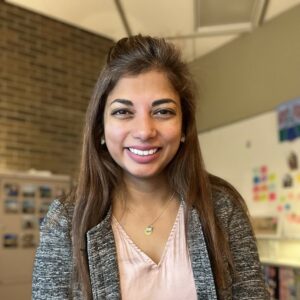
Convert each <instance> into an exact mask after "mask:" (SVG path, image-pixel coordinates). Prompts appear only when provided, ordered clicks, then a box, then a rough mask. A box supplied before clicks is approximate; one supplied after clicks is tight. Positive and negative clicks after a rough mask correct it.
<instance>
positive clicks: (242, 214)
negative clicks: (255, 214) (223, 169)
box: [212, 185, 249, 228]
mask: <svg viewBox="0 0 300 300" xmlns="http://www.w3.org/2000/svg"><path fill="white" fill-rule="evenodd" d="M212 198H213V202H214V208H215V212H216V216H217V217H218V219H219V221H220V222H221V224H222V226H223V227H225V228H228V227H229V225H230V223H232V222H233V221H235V223H240V224H243V223H249V215H248V209H247V206H246V203H245V201H244V199H243V198H242V196H241V195H240V194H239V193H238V192H237V191H236V190H235V189H234V188H233V187H232V186H231V185H226V186H223V185H222V186H217V187H216V186H214V187H213V188H212ZM237 225H238V224H237Z"/></svg>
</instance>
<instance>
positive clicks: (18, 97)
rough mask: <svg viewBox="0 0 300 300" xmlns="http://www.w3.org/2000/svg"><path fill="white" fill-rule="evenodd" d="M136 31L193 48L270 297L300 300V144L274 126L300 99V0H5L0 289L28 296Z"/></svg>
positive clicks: (207, 122)
mask: <svg viewBox="0 0 300 300" xmlns="http://www.w3.org/2000/svg"><path fill="white" fill-rule="evenodd" d="M138 33H142V34H149V35H153V36H159V37H164V38H166V39H167V40H169V41H171V42H173V43H175V44H176V45H177V46H178V47H179V48H180V49H181V50H182V54H183V57H184V59H185V60H186V61H187V62H188V64H189V67H190V70H191V72H192V73H193V75H194V77H195V81H196V83H197V85H198V89H199V99H198V108H197V125H198V132H199V140H200V143H201V146H202V150H203V154H204V158H205V162H206V165H207V168H208V170H209V171H211V172H213V173H216V174H217V175H220V176H221V177H224V178H226V179H228V180H229V181H230V182H232V183H233V184H234V185H235V186H236V187H237V188H238V189H239V190H240V192H241V193H242V195H243V196H244V197H245V200H246V202H247V204H248V206H249V210H250V214H251V216H252V217H253V224H255V226H257V228H255V229H256V232H257V237H258V244H259V251H260V255H261V259H262V261H263V262H264V272H265V276H266V280H267V281H268V282H269V285H270V290H271V292H272V294H273V296H272V297H273V299H284V300H286V299H300V271H299V268H300V254H299V253H300V200H299V199H300V173H298V165H297V168H292V167H290V165H288V164H287V160H288V158H290V155H291V153H293V154H294V159H296V161H297V159H298V153H299V152H300V145H299V143H298V140H297V137H298V136H297V134H295V136H293V137H292V138H290V139H289V141H288V142H284V141H281V140H280V139H278V124H277V115H278V107H279V106H280V105H283V104H286V103H292V104H291V105H294V106H295V99H296V100H297V99H298V98H299V97H300V55H299V53H300V0H184V1H182V0H164V1H161V0H160V1H158V0H152V1H147V0H142V1H141V0H86V1H84V2H83V1H79V0H64V1H60V0H52V1H44V0H15V1H10V0H7V1H3V0H0V238H1V244H0V298H1V299H30V298H31V292H30V288H31V271H32V263H33V257H34V252H35V247H36V245H37V244H38V236H39V224H40V222H41V221H42V219H43V217H44V215H45V214H46V212H47V208H48V206H49V204H50V203H51V201H52V200H53V199H54V198H56V197H58V196H60V195H61V194H63V193H67V192H68V191H69V190H70V188H71V186H72V184H73V183H74V182H75V181H76V176H77V172H78V167H79V161H80V150H81V138H82V129H83V123H84V115H85V111H86V107H87V104H88V102H89V98H90V96H91V93H92V91H93V87H94V84H95V81H96V79H97V76H98V74H99V72H100V70H101V67H102V66H103V63H104V61H105V55H106V53H107V51H108V49H109V48H110V47H111V45H112V44H113V43H114V41H116V40H118V39H119V38H121V37H124V36H128V35H133V34H138ZM290 100H292V102H291V101H290ZM297 103H298V102H297V101H296V104H297ZM297 124H298V123H297ZM287 175H288V176H290V177H291V178H292V179H294V181H293V183H292V185H290V186H283V184H282V179H281V178H282V177H283V176H287ZM272 178H273V179H272ZM271 186H272V188H271ZM298 190H299V193H298ZM257 192H260V195H259V196H258V194H257ZM262 195H264V196H262ZM271 195H272V196H271ZM291 195H292V196H291ZM297 201H298V202H297ZM291 232H292V234H291Z"/></svg>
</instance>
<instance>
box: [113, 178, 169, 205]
mask: <svg viewBox="0 0 300 300" xmlns="http://www.w3.org/2000/svg"><path fill="white" fill-rule="evenodd" d="M172 193H173V191H171V189H170V187H169V184H168V182H167V179H166V178H165V176H160V177H156V178H150V179H149V178H145V179H136V178H129V177H124V182H123V185H122V188H121V190H120V192H119V193H118V195H116V197H115V198H116V199H115V201H114V202H115V203H114V206H120V204H121V206H125V203H126V206H127V207H135V208H136V209H139V208H141V209H143V208H144V209H147V208H150V207H151V208H152V209H153V207H160V206H163V205H164V204H165V203H166V202H167V201H168V200H169V198H170V197H171V194H172ZM120 200H121V201H120Z"/></svg>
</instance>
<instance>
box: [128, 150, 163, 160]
mask: <svg viewBox="0 0 300 300" xmlns="http://www.w3.org/2000/svg"><path fill="white" fill-rule="evenodd" d="M160 150H161V148H159V147H149V146H148V147H141V146H134V147H128V148H126V151H127V154H128V156H129V157H130V158H131V159H132V160H133V161H135V162H136V163H139V164H148V163H151V162H152V161H155V160H156V159H157V158H158V157H159V156H160Z"/></svg>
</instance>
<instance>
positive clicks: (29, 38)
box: [0, 1, 112, 175]
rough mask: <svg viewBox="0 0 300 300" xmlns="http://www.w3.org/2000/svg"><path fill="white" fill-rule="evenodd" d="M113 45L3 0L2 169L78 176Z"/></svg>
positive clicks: (0, 14)
mask: <svg viewBox="0 0 300 300" xmlns="http://www.w3.org/2000/svg"><path fill="white" fill-rule="evenodd" d="M111 45H112V41H111V40H109V39H106V38H103V37H101V36H98V35H95V34H92V33H89V32H87V31H84V30H81V29H78V28H76V27H73V26H69V25H66V24H64V23H61V22H58V21H56V20H53V19H50V18H48V17H45V16H42V15H39V14H36V13H33V12H30V11H28V10H25V9H22V8H19V7H17V6H14V5H11V4H7V3H5V2H3V1H0V169H10V170H27V169H29V168H35V169H38V170H50V171H52V172H54V173H61V174H69V175H74V174H76V172H77V169H78V163H79V160H80V148H81V134H82V126H83V119H84V114H85V110H86V106H87V103H88V101H89V98H90V95H91V93H92V90H93V86H94V84H95V81H96V79H97V76H98V74H99V71H100V69H101V66H102V64H103V61H104V58H105V53H106V52H107V50H108V48H109V47H110V46H111Z"/></svg>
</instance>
